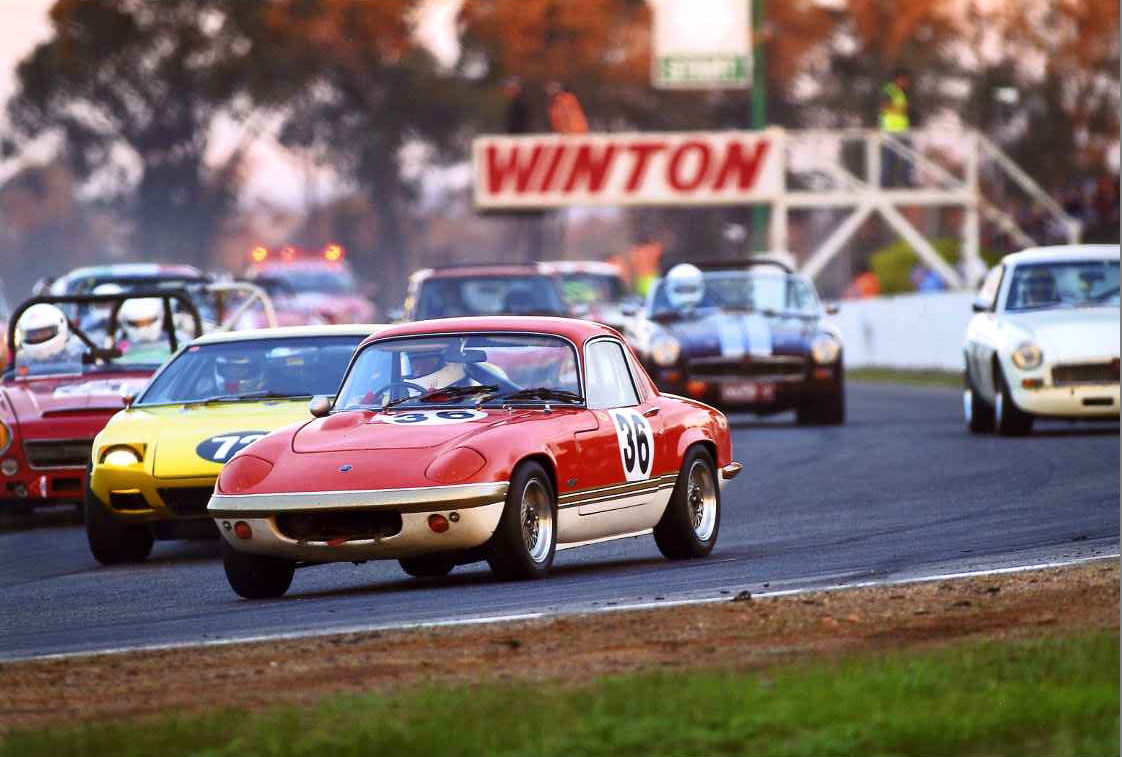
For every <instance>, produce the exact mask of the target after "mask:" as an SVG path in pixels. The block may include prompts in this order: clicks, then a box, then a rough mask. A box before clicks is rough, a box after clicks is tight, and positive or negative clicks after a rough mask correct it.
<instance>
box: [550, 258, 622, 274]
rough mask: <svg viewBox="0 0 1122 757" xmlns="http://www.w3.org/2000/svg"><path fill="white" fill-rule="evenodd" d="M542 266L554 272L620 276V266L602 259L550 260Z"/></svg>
mask: <svg viewBox="0 0 1122 757" xmlns="http://www.w3.org/2000/svg"><path fill="white" fill-rule="evenodd" d="M542 268H544V269H545V270H547V271H550V272H556V273H592V274H598V275H602V276H621V275H622V272H621V271H620V267H619V266H618V265H616V264H615V263H608V262H605V261H603V260H550V261H547V262H545V263H542Z"/></svg>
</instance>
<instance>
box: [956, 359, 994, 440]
mask: <svg viewBox="0 0 1122 757" xmlns="http://www.w3.org/2000/svg"><path fill="white" fill-rule="evenodd" d="M962 384H963V387H962V413H963V416H964V418H965V420H966V427H967V428H969V429H970V431H971V432H972V433H975V434H987V433H989V432H991V431H993V405H991V404H990V403H988V402H986V401H985V400H984V399H982V396H981V395H980V394H978V390H977V389H976V388H975V387H974V379H972V378H971V377H970V369H969V368H966V369H965V370H963V372H962Z"/></svg>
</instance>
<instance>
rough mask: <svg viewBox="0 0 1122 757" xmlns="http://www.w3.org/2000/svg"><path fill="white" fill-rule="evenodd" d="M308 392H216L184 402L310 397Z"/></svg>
mask: <svg viewBox="0 0 1122 757" xmlns="http://www.w3.org/2000/svg"><path fill="white" fill-rule="evenodd" d="M311 396H312V395H310V394H290V393H288V392H270V391H261V392H246V393H245V394H216V395H214V396H213V397H207V398H206V399H201V400H193V401H191V402H187V403H185V404H188V405H195V404H201V405H208V404H210V403H212V402H244V401H248V400H295V399H303V398H305V397H311Z"/></svg>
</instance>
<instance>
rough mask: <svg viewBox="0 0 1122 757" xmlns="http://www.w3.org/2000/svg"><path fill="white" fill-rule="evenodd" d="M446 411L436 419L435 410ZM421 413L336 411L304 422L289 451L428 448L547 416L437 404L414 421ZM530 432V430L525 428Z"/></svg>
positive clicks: (409, 411) (459, 441)
mask: <svg viewBox="0 0 1122 757" xmlns="http://www.w3.org/2000/svg"><path fill="white" fill-rule="evenodd" d="M439 413H445V414H448V415H449V418H448V419H447V421H446V422H445V421H442V419H440V418H439V416H438V415H437V414H439ZM457 413H470V414H471V415H473V416H474V417H472V418H470V419H463V416H460V418H456V415H455V414H457ZM421 415H422V413H420V412H413V411H412V409H409V410H391V411H390V412H388V413H385V414H380V413H376V412H372V411H367V410H355V411H352V412H348V413H337V414H335V415H331V416H329V417H327V418H320V419H318V420H315V421H312V422H311V423H308V424H307V425H305V426H304V427H303V428H301V429H300V430H299V431H297V432H296V434H295V435H294V436H293V438H292V451H293V452H296V453H308V452H351V451H354V450H391V449H430V448H433V447H441V446H444V445H447V444H449V443H451V442H458V443H461V444H462V443H464V442H466V441H467V439H469V438H471V437H473V436H478V435H479V434H481V433H483V432H485V431H488V430H490V429H493V428H497V427H499V426H506V425H514V424H522V423H527V422H529V423H533V422H541V421H542V420H548V418H549V416H543V415H542V413H541V412H540V411H537V412H534V411H526V412H521V411H517V410H516V411H513V412H511V411H507V410H503V409H501V408H492V409H485V410H465V409H459V408H456V409H447V410H441V409H440V407H439V406H436V407H434V408H433V409H431V410H428V409H426V410H425V411H423V415H424V416H427V419H425V420H418V421H416V422H414V421H413V420H412V419H418V418H420V417H421ZM526 433H532V432H526Z"/></svg>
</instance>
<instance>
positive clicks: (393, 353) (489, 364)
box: [335, 333, 580, 410]
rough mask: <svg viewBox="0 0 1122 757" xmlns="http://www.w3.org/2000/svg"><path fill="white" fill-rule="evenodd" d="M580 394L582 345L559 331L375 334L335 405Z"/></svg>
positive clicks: (575, 397)
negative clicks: (396, 336) (378, 337)
mask: <svg viewBox="0 0 1122 757" xmlns="http://www.w3.org/2000/svg"><path fill="white" fill-rule="evenodd" d="M515 393H519V395H518V396H519V399H520V401H528V402H549V401H553V402H562V403H563V402H574V401H580V379H579V377H578V374H577V358H576V351H575V350H574V349H573V346H572V345H571V344H570V343H569V342H567V341H565V340H564V339H561V338H559V337H553V336H536V335H522V334H502V333H495V334H462V335H458V334H457V335H438V336H426V337H414V338H408V339H387V340H385V341H380V342H374V343H373V344H371V345H369V346H368V347H366V348H365V349H363V350H362V352H360V353H359V355H358V357H357V358H356V359H355V362H354V365H353V366H352V367H351V370H350V373H348V374H347V378H346V379H345V380H344V382H343V387H342V389H340V391H339V399H338V401H337V402H336V404H335V406H336V407H337V408H340V409H343V410H352V409H355V408H360V407H374V408H377V407H382V406H383V405H385V404H386V403H389V402H392V403H394V404H397V405H401V406H427V407H431V406H432V403H434V402H439V403H441V404H444V405H449V404H451V405H456V404H459V405H465V404H467V405H472V404H475V403H476V402H485V401H488V400H489V399H493V398H509V397H510V395H513V394H515Z"/></svg>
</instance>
